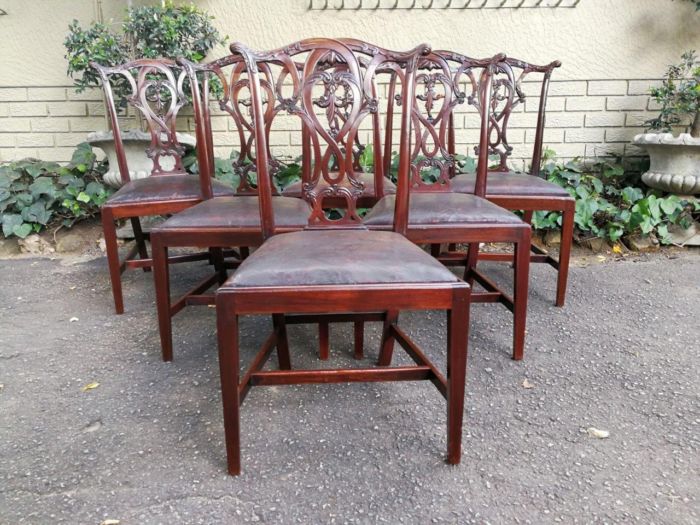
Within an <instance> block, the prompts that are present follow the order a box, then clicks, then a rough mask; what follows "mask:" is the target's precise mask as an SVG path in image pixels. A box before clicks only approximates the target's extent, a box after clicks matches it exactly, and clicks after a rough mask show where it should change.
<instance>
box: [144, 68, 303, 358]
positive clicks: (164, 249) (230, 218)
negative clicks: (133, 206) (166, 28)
mask: <svg viewBox="0 0 700 525" xmlns="http://www.w3.org/2000/svg"><path fill="white" fill-rule="evenodd" d="M179 63H180V64H181V65H182V67H183V68H184V69H185V71H186V72H187V75H188V79H189V84H190V86H191V91H192V94H193V96H192V102H193V107H194V113H195V120H196V123H197V125H196V132H197V142H198V143H199V144H203V145H205V147H201V148H198V150H197V158H198V163H199V167H200V170H199V174H200V180H201V185H202V193H203V195H204V197H205V199H204V201H203V202H201V203H199V204H197V205H195V206H192V207H191V208H189V209H187V210H185V211H183V212H181V213H179V214H177V215H174V216H173V217H171V218H169V219H168V220H166V221H165V222H163V223H161V224H160V225H158V226H157V227H156V228H154V229H153V231H152V232H151V246H152V251H153V261H154V283H155V291H156V307H157V311H158V328H159V332H160V340H161V352H162V357H163V360H164V361H170V360H172V358H173V341H172V318H173V317H174V316H175V315H176V314H177V313H179V312H180V311H181V310H182V309H183V308H184V307H185V306H186V305H207V304H208V305H213V304H214V294H213V293H205V292H207V290H209V289H210V288H212V287H213V286H214V285H217V284H221V283H223V282H224V281H225V280H226V277H227V268H232V267H233V268H235V267H236V266H237V262H238V261H232V262H230V261H223V260H222V259H221V258H219V259H218V261H217V263H218V264H217V265H216V271H215V272H214V273H213V274H211V275H209V276H207V277H205V278H204V279H202V280H201V281H200V282H199V283H197V284H196V285H195V286H194V288H193V289H191V290H189V291H188V292H186V293H185V294H183V295H182V296H180V297H179V298H177V299H175V300H173V298H172V297H171V291H170V272H169V268H168V264H167V263H166V261H167V259H168V253H169V250H171V249H172V248H176V247H198V248H208V249H212V248H214V249H219V250H221V249H225V248H229V247H232V246H239V247H244V248H241V254H242V258H245V256H247V253H248V248H249V247H253V246H259V245H260V244H262V242H263V235H262V226H261V222H260V212H259V206H258V199H257V198H256V195H257V193H258V188H257V187H256V185H255V184H253V176H254V175H255V174H256V171H255V151H254V143H253V131H254V124H253V121H252V115H251V114H250V113H251V109H250V107H251V98H250V82H249V79H248V77H247V73H246V64H245V62H243V61H242V60H241V58H240V56H237V55H229V56H227V57H224V58H221V59H219V60H216V61H214V62H211V63H209V64H195V63H192V62H189V61H187V60H184V59H181V60H180V61H179ZM264 76H265V77H266V78H265V80H264V81H263V83H262V84H263V86H264V88H263V89H264V90H265V92H266V94H268V96H270V98H268V99H267V101H266V103H265V113H264V119H265V120H264V122H265V128H266V132H267V133H268V134H269V132H270V128H271V126H272V123H273V121H274V118H275V116H276V115H277V114H278V113H280V109H279V108H277V107H275V105H274V104H272V103H270V101H272V100H273V98H272V95H273V93H272V86H271V83H270V82H271V80H272V79H271V78H270V75H269V73H268V74H266V75H264ZM215 82H218V84H219V89H220V95H217V96H214V97H212V93H211V92H210V91H211V90H210V87H211V86H212V84H213V83H215ZM212 98H214V99H215V100H213V101H212V100H211V99H212ZM212 102H215V103H216V104H217V105H218V106H219V108H220V109H221V110H222V111H223V112H224V113H225V114H226V115H227V116H228V117H230V118H231V119H232V121H233V123H234V126H233V129H235V130H236V135H237V136H238V146H239V152H238V156H237V158H236V159H235V160H234V161H233V163H232V166H233V169H234V172H235V173H236V174H237V175H238V177H239V183H238V186H237V188H236V195H235V196H214V193H213V188H212V183H213V180H212V175H213V167H214V146H213V137H212V131H211V111H210V104H211V103H212ZM268 159H270V169H269V170H268V175H269V176H270V177H272V176H273V175H274V173H275V172H276V171H277V170H278V169H280V168H281V164H280V163H279V162H278V161H277V160H276V159H275V158H274V157H271V156H270V155H268ZM258 182H259V181H258ZM269 183H270V187H271V188H274V185H273V183H272V179H270V181H269ZM271 204H272V208H273V213H274V215H275V221H276V224H277V227H278V230H279V231H280V232H286V231H294V230H301V229H303V228H304V227H305V226H306V224H307V218H308V216H309V213H310V212H311V208H310V206H309V205H308V204H307V203H306V201H304V200H302V199H298V198H293V197H288V196H281V195H278V194H277V192H276V191H275V190H273V195H272V197H271Z"/></svg>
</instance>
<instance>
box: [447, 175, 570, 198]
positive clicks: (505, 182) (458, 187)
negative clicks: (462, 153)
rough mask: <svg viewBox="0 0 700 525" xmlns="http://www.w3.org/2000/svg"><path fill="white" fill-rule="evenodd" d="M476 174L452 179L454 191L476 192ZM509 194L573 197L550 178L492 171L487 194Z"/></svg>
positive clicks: (487, 182) (488, 180) (487, 183)
mask: <svg viewBox="0 0 700 525" xmlns="http://www.w3.org/2000/svg"><path fill="white" fill-rule="evenodd" d="M475 184H476V175H475V174H473V173H466V174H463V175H457V176H456V177H454V178H453V179H452V180H451V187H452V191H454V192H457V193H474V185H475ZM492 195H493V196H495V195H507V196H509V197H510V196H518V195H526V196H528V197H538V196H542V197H571V195H569V192H567V191H566V190H565V189H564V188H562V187H561V186H559V185H558V184H554V183H553V182H549V181H548V180H545V179H542V178H540V177H536V176H533V175H528V174H526V173H514V172H512V171H509V172H506V173H501V172H491V173H489V175H488V178H487V179H486V196H487V197H490V196H492Z"/></svg>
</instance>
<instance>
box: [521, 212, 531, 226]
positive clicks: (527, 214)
mask: <svg viewBox="0 0 700 525" xmlns="http://www.w3.org/2000/svg"><path fill="white" fill-rule="evenodd" d="M532 213H533V211H532V210H525V211H524V212H523V222H526V223H528V224H532Z"/></svg>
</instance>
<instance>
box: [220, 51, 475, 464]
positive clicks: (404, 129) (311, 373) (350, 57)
mask: <svg viewBox="0 0 700 525" xmlns="http://www.w3.org/2000/svg"><path fill="white" fill-rule="evenodd" d="M232 51H233V52H234V54H239V55H240V56H242V57H243V58H244V59H245V61H246V64H247V70H248V71H249V73H250V77H251V82H250V86H251V92H252V99H253V112H254V122H255V142H256V144H257V145H258V147H257V152H258V154H257V156H256V169H257V174H258V181H259V182H260V184H259V192H258V199H259V204H260V216H261V224H262V230H263V236H264V237H265V239H266V240H265V242H264V243H263V244H262V246H261V247H260V248H259V249H258V250H256V251H255V252H253V253H252V255H250V257H248V258H247V259H246V260H245V261H243V263H242V264H241V266H240V267H239V268H238V269H237V271H236V272H235V273H234V274H233V276H232V277H231V278H229V280H228V281H227V282H226V283H224V284H223V285H222V286H221V287H220V288H219V289H218V290H217V292H216V312H217V331H218V339H219V364H220V369H221V387H222V397H223V407H224V427H225V432H226V450H227V456H228V471H229V473H230V474H234V475H237V474H239V473H240V470H241V461H240V404H241V402H242V401H243V399H244V398H245V396H246V395H247V393H248V392H249V390H250V388H251V387H252V386H256V385H285V384H306V383H345V382H357V381H407V380H411V381H413V380H430V381H432V382H433V383H434V384H435V385H436V387H437V389H438V391H440V393H442V395H443V396H445V398H446V399H447V406H448V409H447V414H448V418H447V419H448V421H447V442H448V445H447V460H448V462H450V463H459V460H460V456H461V434H462V430H461V427H462V417H463V408H464V407H463V404H464V382H465V374H466V356H467V354H466V348H467V346H466V345H467V325H468V323H467V322H466V320H467V319H468V314H469V293H470V288H469V286H468V285H467V284H466V283H464V282H463V281H461V280H459V279H458V278H457V277H455V275H454V274H452V272H450V271H449V270H447V269H446V268H445V267H444V266H442V265H441V264H440V263H439V262H438V261H437V260H435V259H434V258H432V257H431V256H430V255H429V254H428V253H426V252H424V251H423V250H421V249H420V248H419V247H417V246H416V245H415V244H413V243H412V242H410V241H409V240H408V239H406V238H405V237H404V235H403V234H404V233H405V232H406V220H407V210H408V199H409V196H408V189H409V188H408V184H407V182H408V176H409V174H408V170H409V155H410V151H409V148H410V144H409V142H410V125H411V123H410V118H409V117H408V116H406V118H403V119H402V123H401V133H400V138H401V146H400V158H401V162H400V165H399V182H398V188H397V202H398V205H397V207H396V213H395V220H394V226H393V229H392V230H393V231H387V232H374V231H369V230H367V229H366V228H365V227H364V226H363V224H362V222H361V220H360V218H359V216H358V215H357V206H356V202H357V200H358V198H359V197H360V196H361V195H362V192H363V187H362V182H361V179H360V174H359V173H358V172H357V171H356V169H355V164H354V160H353V155H352V149H353V144H354V140H355V136H356V134H357V133H358V128H359V126H360V124H361V122H362V120H363V119H364V118H366V117H367V116H368V115H371V114H372V113H373V112H374V111H377V102H378V101H377V98H376V97H375V96H374V94H373V92H372V89H371V82H372V80H373V77H374V76H375V74H377V71H379V70H380V68H381V67H383V66H384V65H385V64H386V63H389V62H392V63H398V64H400V65H401V66H402V67H403V68H404V69H405V71H406V75H405V77H404V78H405V84H404V87H403V96H404V97H405V98H406V99H408V98H410V97H411V95H412V93H413V90H414V70H415V65H416V62H417V59H418V57H419V55H420V54H421V53H425V52H427V48H426V47H425V46H421V47H419V48H416V49H415V50H413V51H411V52H408V53H393V52H392V53H388V52H387V53H383V52H379V53H377V54H375V55H371V60H370V62H369V65H368V67H367V68H362V67H361V66H360V63H359V61H358V59H357V57H356V55H355V54H354V53H353V52H352V50H350V49H349V48H348V47H346V46H345V45H343V44H342V43H341V42H339V41H336V40H331V39H309V40H304V41H301V42H297V43H294V44H291V45H289V46H287V47H285V48H282V49H278V50H275V51H271V52H267V53H257V52H253V51H251V50H249V49H247V48H245V47H244V46H242V45H241V44H234V45H232ZM368 53H370V54H371V53H372V51H371V50H370V51H368ZM330 58H332V59H334V60H336V61H338V62H340V63H344V64H345V65H346V67H345V68H344V71H336V72H330V71H327V70H326V69H325V67H324V66H323V64H324V63H325V62H326V61H327V60H329V59H330ZM295 62H296V63H300V64H302V67H301V69H300V70H299V69H297V68H296V67H295ZM268 69H274V70H275V71H276V72H277V74H276V76H277V78H279V77H287V78H288V79H289V83H290V84H291V85H292V87H291V89H290V90H289V91H287V93H286V94H285V93H283V92H282V90H281V87H280V84H277V83H275V84H273V85H274V86H275V98H276V100H277V103H278V104H280V105H281V106H283V107H284V108H285V110H286V111H287V112H289V114H291V115H293V116H295V117H298V118H299V119H300V120H301V121H303V126H304V127H305V128H306V129H307V130H308V132H309V133H308V136H309V140H310V144H311V151H312V154H313V172H312V175H311V179H310V180H309V181H308V182H305V185H304V191H305V193H306V198H307V199H308V200H309V201H310V202H311V203H312V205H313V210H312V212H311V214H310V216H309V223H308V228H307V229H306V230H304V231H299V232H293V233H285V234H278V228H277V223H276V220H275V215H274V213H273V209H272V192H271V188H270V185H269V173H268V171H269V162H268V158H267V151H268V148H267V147H266V146H264V144H265V140H266V134H265V129H264V126H263V122H264V110H263V91H264V90H265V87H264V85H263V82H262V81H261V79H260V75H259V73H258V71H259V70H260V71H264V70H268ZM347 91H350V92H351V93H352V97H353V98H352V105H351V106H350V107H349V108H348V112H347V115H348V118H347V120H346V121H345V122H344V123H343V125H342V126H341V127H340V129H339V130H338V133H337V134H331V133H328V132H327V131H326V130H325V128H324V125H323V124H321V120H320V118H319V116H318V115H316V111H317V106H316V104H315V103H314V100H318V99H319V98H320V97H325V98H327V99H328V100H329V101H331V102H334V101H335V100H336V99H337V98H342V97H343V93H344V92H347ZM331 159H334V160H336V161H337V163H335V164H336V165H337V168H338V170H337V171H334V170H332V169H331V168H330V167H329V164H331V163H333V161H332V160H331ZM343 180H347V181H348V182H347V183H346V184H342V181H343ZM338 197H340V198H343V199H344V200H345V201H346V212H345V214H344V215H343V216H342V217H341V218H340V219H335V220H333V219H331V218H330V217H329V216H327V215H326V213H325V212H324V207H325V203H324V201H325V200H326V199H329V198H330V199H334V198H338ZM397 261H401V262H402V264H396V262H397ZM427 309H442V310H446V311H447V312H448V349H447V373H446V375H443V374H442V373H441V372H440V371H439V370H438V369H437V368H436V367H435V365H433V364H432V363H431V362H430V361H428V359H427V357H426V356H425V355H424V354H423V353H422V351H421V350H420V349H419V348H418V347H417V346H416V345H415V343H413V342H412V341H411V340H410V339H409V338H408V336H407V335H406V334H405V333H404V332H403V331H402V330H401V329H400V328H399V327H398V326H397V325H396V323H395V321H394V320H393V319H392V318H390V316H388V315H387V314H386V312H388V311H395V310H427ZM249 314H270V315H272V316H273V320H274V331H273V333H272V334H271V335H270V337H269V338H268V339H267V341H266V342H265V344H264V345H263V347H262V349H261V350H260V352H259V353H258V354H257V356H256V357H255V358H254V359H253V361H252V364H251V366H250V368H249V369H248V371H247V372H245V373H244V374H243V375H242V376H240V375H239V333H238V332H239V330H238V319H239V317H240V316H242V315H249ZM293 315H297V316H300V317H304V318H306V319H307V320H308V321H310V322H316V320H317V319H320V318H323V317H324V316H325V317H331V318H333V317H344V318H369V317H373V318H380V319H384V334H385V339H386V338H388V336H389V335H392V336H393V337H395V338H396V340H397V341H398V342H399V343H400V344H401V346H402V347H403V348H405V349H406V351H407V352H408V354H409V356H411V358H412V359H413V360H414V361H415V362H416V363H417V366H410V367H409V366H400V367H388V368H351V369H325V370H292V369H291V358H290V352H289V348H288V345H287V340H286V332H285V321H286V319H287V318H288V317H289V316H293ZM275 347H276V348H277V353H278V357H279V364H280V369H281V370H273V371H266V370H263V366H264V364H265V361H266V360H267V358H268V357H269V355H270V353H271V351H272V350H273V348H275Z"/></svg>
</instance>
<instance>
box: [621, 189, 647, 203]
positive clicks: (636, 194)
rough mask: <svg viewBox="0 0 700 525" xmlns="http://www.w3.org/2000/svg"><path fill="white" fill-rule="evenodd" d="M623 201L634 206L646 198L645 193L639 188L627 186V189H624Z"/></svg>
mask: <svg viewBox="0 0 700 525" xmlns="http://www.w3.org/2000/svg"><path fill="white" fill-rule="evenodd" d="M621 194H622V200H623V201H624V202H626V203H627V204H634V203H635V202H637V201H638V200H640V199H642V198H643V197H644V193H643V192H642V190H640V189H639V188H634V187H631V186H627V187H626V188H622V192H621Z"/></svg>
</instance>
